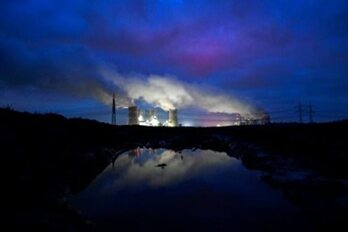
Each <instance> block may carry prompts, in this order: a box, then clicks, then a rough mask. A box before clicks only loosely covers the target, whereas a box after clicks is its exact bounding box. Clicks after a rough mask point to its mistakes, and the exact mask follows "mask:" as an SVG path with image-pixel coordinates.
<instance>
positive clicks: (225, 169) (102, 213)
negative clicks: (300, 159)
mask: <svg viewBox="0 0 348 232" xmlns="http://www.w3.org/2000/svg"><path fill="white" fill-rule="evenodd" d="M72 203H73V205H74V206H75V207H76V208H78V209H80V210H81V211H82V213H83V215H84V216H85V217H86V218H88V219H90V220H92V221H95V222H96V223H97V224H98V225H99V226H100V227H101V228H102V230H110V231H113V230H115V229H116V228H119V227H122V231H139V230H143V229H146V230H151V231H154V230H155V231H158V230H157V229H156V228H155V227H154V225H158V226H166V228H167V227H168V226H169V227H170V229H172V230H174V229H175V230H184V231H187V230H189V229H190V230H191V229H195V230H200V231H216V230H219V231H230V230H231V228H232V227H233V230H234V231H241V230H242V231H245V230H254V229H257V228H261V227H263V229H265V227H267V226H269V225H271V227H272V228H274V230H278V229H282V230H283V231H284V224H287V223H288V222H287V221H284V218H285V219H289V220H290V221H293V220H292V219H291V217H290V216H291V213H292V212H293V210H294V209H293V208H292V206H291V205H289V203H288V202H287V201H286V200H285V199H284V198H283V196H282V195H281V193H280V192H277V191H275V190H274V189H272V188H270V187H269V186H267V185H265V184H264V183H263V182H262V181H260V178H259V176H258V173H257V172H253V171H249V170H247V169H245V168H244V166H243V165H242V164H241V162H240V161H239V160H237V159H234V158H232V157H229V156H228V155H227V154H226V153H221V152H215V151H211V150H195V151H193V150H183V151H181V152H175V151H172V150H165V149H157V150H154V149H141V148H137V149H134V150H131V151H128V152H126V153H124V154H122V155H120V156H119V157H118V158H117V159H116V160H115V162H114V165H112V164H110V166H108V167H107V168H106V169H105V170H104V171H103V173H101V174H100V175H99V176H98V177H97V178H96V179H95V180H94V181H93V182H92V183H91V184H90V186H89V187H88V188H87V189H86V190H85V191H83V192H81V193H80V194H79V195H77V196H75V197H74V198H73V199H72ZM135 222H136V223H135ZM266 230H267V231H271V230H273V229H270V228H268V227H267V228H266Z"/></svg>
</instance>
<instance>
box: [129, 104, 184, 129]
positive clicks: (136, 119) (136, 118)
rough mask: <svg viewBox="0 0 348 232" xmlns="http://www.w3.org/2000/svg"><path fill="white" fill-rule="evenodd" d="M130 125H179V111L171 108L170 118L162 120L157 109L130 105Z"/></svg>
mask: <svg viewBox="0 0 348 232" xmlns="http://www.w3.org/2000/svg"><path fill="white" fill-rule="evenodd" d="M128 125H141V126H169V127H176V126H178V125H179V123H178V111H177V110H176V109H172V110H169V112H168V120H166V121H165V122H160V121H159V119H158V116H157V114H156V111H155V109H146V110H145V111H142V110H140V109H139V108H138V107H137V106H130V107H128Z"/></svg>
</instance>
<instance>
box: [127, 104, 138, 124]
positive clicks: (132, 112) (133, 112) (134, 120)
mask: <svg viewBox="0 0 348 232" xmlns="http://www.w3.org/2000/svg"><path fill="white" fill-rule="evenodd" d="M138 116H139V111H138V107H136V106H130V107H128V125H138V124H139V121H138Z"/></svg>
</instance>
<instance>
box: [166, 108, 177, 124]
mask: <svg viewBox="0 0 348 232" xmlns="http://www.w3.org/2000/svg"><path fill="white" fill-rule="evenodd" d="M168 126H178V111H177V109H173V110H169V118H168Z"/></svg>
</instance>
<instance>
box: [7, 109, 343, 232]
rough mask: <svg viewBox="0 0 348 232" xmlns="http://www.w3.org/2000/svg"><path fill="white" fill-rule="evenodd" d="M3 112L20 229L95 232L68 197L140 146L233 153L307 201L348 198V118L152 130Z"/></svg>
mask: <svg viewBox="0 0 348 232" xmlns="http://www.w3.org/2000/svg"><path fill="white" fill-rule="evenodd" d="M0 118H1V124H0V131H1V138H0V139H1V140H0V141H1V147H2V148H3V149H2V150H3V152H2V155H1V161H2V164H3V167H4V169H5V170H4V171H5V172H4V173H7V175H6V176H5V188H4V189H5V190H4V192H5V196H6V197H5V199H6V200H5V206H6V207H5V208H6V210H7V211H8V216H9V221H8V222H10V224H13V226H14V228H15V229H21V228H27V227H28V226H29V227H31V228H34V229H36V228H38V229H40V228H42V229H45V230H51V231H52V230H53V231H62V230H66V229H72V230H73V231H75V230H81V231H85V230H89V229H90V230H93V229H94V226H93V225H91V224H88V223H86V222H85V221H84V220H83V219H81V218H80V217H79V216H78V214H77V213H76V211H75V210H74V209H71V208H69V206H68V205H67V204H66V201H65V199H66V197H68V196H69V195H70V194H74V193H76V192H79V191H80V190H82V189H83V188H85V187H86V186H87V185H88V183H89V182H90V181H91V180H93V179H94V177H95V176H96V175H97V174H98V173H100V172H101V171H102V170H103V169H104V168H105V167H106V165H108V164H109V163H110V162H112V160H113V159H115V158H117V157H116V156H117V154H118V153H119V152H120V151H122V150H126V149H132V148H136V147H152V148H159V147H161V148H168V149H173V150H177V151H180V150H182V149H196V148H199V149H211V150H215V151H223V152H226V153H227V154H228V155H230V156H233V157H236V158H238V159H241V160H242V161H243V164H244V165H245V166H246V167H247V168H249V169H256V170H260V171H262V172H263V179H264V180H265V181H266V182H267V183H269V184H271V185H272V186H274V187H276V188H280V189H281V190H282V191H283V192H284V193H285V195H287V196H288V197H289V198H290V199H291V200H292V201H294V202H296V203H297V204H300V205H302V206H304V207H309V206H311V205H310V204H311V202H307V200H308V195H309V196H310V198H311V199H315V200H317V201H321V202H328V199H331V198H332V197H347V196H348V191H347V180H348V168H347V167H348V148H347V144H348V134H347V131H348V121H341V122H333V123H321V124H270V125H264V126H241V127H222V128H185V127H178V128H165V127H158V128H152V127H141V126H111V125H109V124H105V123H99V122H97V121H92V120H85V119H66V118H64V117H63V116H60V115H56V114H46V115H41V114H31V113H22V112H16V111H13V110H9V109H0ZM294 174H295V175H294ZM296 174H299V175H300V176H301V175H302V176H301V178H298V175H296ZM320 207H321V206H320ZM325 207H327V208H325V209H330V210H335V211H337V221H334V222H332V223H329V224H328V225H326V224H325V225H324V226H327V227H331V228H332V226H336V224H337V226H338V225H339V224H340V223H341V222H342V223H343V222H344V219H345V218H344V216H346V215H348V214H347V212H348V211H347V208H346V205H344V206H342V207H341V206H340V207H337V206H335V205H328V206H327V205H325ZM330 207H333V208H332V209H331V208H330ZM310 208H311V210H312V208H313V207H310ZM314 208H315V209H318V208H316V207H314ZM319 210H321V208H319ZM320 216H322V215H320ZM40 217H41V218H40ZM340 217H342V218H340ZM333 223H334V224H333ZM13 226H12V227H13Z"/></svg>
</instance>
